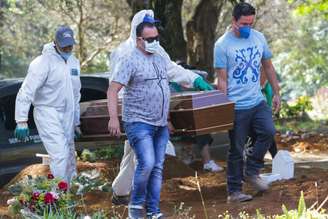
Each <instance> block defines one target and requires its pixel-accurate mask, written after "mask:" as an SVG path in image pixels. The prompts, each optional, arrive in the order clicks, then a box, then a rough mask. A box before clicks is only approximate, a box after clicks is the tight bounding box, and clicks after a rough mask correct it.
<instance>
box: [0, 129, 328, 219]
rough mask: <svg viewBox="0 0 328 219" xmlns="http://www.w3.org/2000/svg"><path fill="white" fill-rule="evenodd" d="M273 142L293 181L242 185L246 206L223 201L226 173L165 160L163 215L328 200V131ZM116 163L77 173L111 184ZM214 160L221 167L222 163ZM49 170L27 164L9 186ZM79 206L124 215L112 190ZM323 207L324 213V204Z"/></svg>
mask: <svg viewBox="0 0 328 219" xmlns="http://www.w3.org/2000/svg"><path fill="white" fill-rule="evenodd" d="M294 130H295V129H294ZM276 140H277V143H278V148H279V149H283V150H288V151H290V152H291V154H292V156H293V158H294V160H295V161H296V164H295V177H294V178H293V179H290V180H284V181H277V182H274V183H273V184H272V185H271V187H270V189H269V190H268V191H266V192H265V193H263V194H255V193H254V191H253V190H252V188H251V187H249V185H247V184H245V186H244V191H245V192H246V193H249V194H252V195H254V200H253V201H250V202H246V203H237V204H227V203H226V196H227V194H226V172H225V171H224V172H220V173H208V172H204V171H202V165H201V162H200V161H196V162H194V163H192V164H191V165H189V166H188V165H186V164H184V163H183V162H181V161H180V160H178V159H176V158H174V157H167V159H166V163H165V171H164V178H165V180H164V184H163V189H162V193H161V208H162V211H163V212H164V213H165V215H166V216H167V217H168V218H192V217H194V218H206V216H208V218H218V215H223V214H225V213H226V212H227V211H228V212H229V213H230V214H231V215H232V216H238V214H239V213H240V212H246V213H247V214H248V215H251V216H256V211H257V210H259V211H260V212H261V213H262V214H264V215H266V216H269V215H277V214H282V212H283V211H282V205H283V204H284V205H285V206H286V207H287V209H297V205H298V200H299V198H300V195H301V191H303V194H304V198H305V202H306V205H307V207H308V208H309V207H310V206H312V205H313V204H314V206H313V208H317V207H318V206H319V205H320V204H321V203H322V202H323V201H324V200H325V198H326V197H327V196H328V180H327V179H328V159H327V157H328V131H327V130H325V129H320V128H319V129H317V130H316V131H314V132H304V131H302V130H297V131H295V132H281V133H280V134H278V135H277V137H276ZM119 162H120V160H119V159H112V160H110V161H108V160H107V161H106V160H97V161H96V162H93V163H91V162H82V161H79V162H78V170H79V172H81V171H85V170H91V169H97V170H99V171H100V172H101V173H102V174H103V175H104V176H105V178H107V179H108V180H109V182H111V181H112V180H113V178H114V177H115V175H116V174H117V172H118V167H119ZM218 162H219V163H220V164H221V165H222V166H224V167H226V164H225V162H224V161H222V160H218ZM196 171H197V178H196V177H195V173H196ZM48 172H49V169H48V167H47V166H43V165H41V164H36V165H31V166H29V167H27V168H25V169H24V170H23V171H22V172H21V173H19V174H18V175H17V176H16V177H15V178H14V179H13V180H12V181H11V183H10V184H12V183H14V182H17V181H19V180H20V179H22V178H23V177H24V176H26V175H32V176H37V175H47V174H48ZM263 172H271V160H270V156H268V158H267V159H266V165H265V169H264V170H263ZM198 185H199V186H198ZM199 188H200V189H199ZM11 197H12V195H11V194H10V193H9V192H8V190H7V187H4V188H2V189H1V190H0V215H2V217H3V218H10V217H9V213H8V209H7V200H8V199H10V198H11ZM202 199H203V200H204V204H202ZM83 202H84V204H83V206H78V207H77V211H78V212H82V213H83V214H92V212H97V211H100V210H101V211H103V212H104V213H105V214H107V215H111V216H113V215H114V216H116V217H114V218H126V217H127V209H126V207H124V206H120V207H114V206H112V204H111V192H101V191H91V192H87V193H85V194H84V195H83ZM315 203H317V204H315ZM322 207H323V208H324V209H327V208H328V202H326V203H325V204H324V205H323V206H322ZM205 214H206V215H205ZM0 218H1V216H0Z"/></svg>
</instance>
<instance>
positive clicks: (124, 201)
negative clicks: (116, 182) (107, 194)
mask: <svg viewBox="0 0 328 219" xmlns="http://www.w3.org/2000/svg"><path fill="white" fill-rule="evenodd" d="M129 201H130V197H129V196H128V195H126V196H118V195H116V194H115V193H113V195H112V204H113V205H128V204H129Z"/></svg>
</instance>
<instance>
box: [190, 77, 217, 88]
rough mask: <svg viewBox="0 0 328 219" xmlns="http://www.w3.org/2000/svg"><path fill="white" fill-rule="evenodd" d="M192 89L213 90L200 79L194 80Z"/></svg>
mask: <svg viewBox="0 0 328 219" xmlns="http://www.w3.org/2000/svg"><path fill="white" fill-rule="evenodd" d="M194 88H197V89H198V90H213V87H212V86H211V85H210V84H209V83H207V82H206V81H205V80H204V79H203V78H202V77H198V78H196V80H195V81H194Z"/></svg>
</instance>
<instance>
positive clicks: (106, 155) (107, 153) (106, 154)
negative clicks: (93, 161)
mask: <svg viewBox="0 0 328 219" xmlns="http://www.w3.org/2000/svg"><path fill="white" fill-rule="evenodd" d="M123 150H124V148H123V146H121V145H113V146H111V145H110V146H108V147H105V148H101V149H97V150H96V151H95V154H96V157H97V159H100V160H111V159H113V158H121V157H122V156H123Z"/></svg>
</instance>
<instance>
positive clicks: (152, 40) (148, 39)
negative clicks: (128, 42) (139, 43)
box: [142, 35, 159, 43]
mask: <svg viewBox="0 0 328 219" xmlns="http://www.w3.org/2000/svg"><path fill="white" fill-rule="evenodd" d="M142 39H143V40H145V41H147V42H148V43H152V42H154V41H159V36H158V35H157V36H155V37H148V38H144V37H142Z"/></svg>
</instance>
